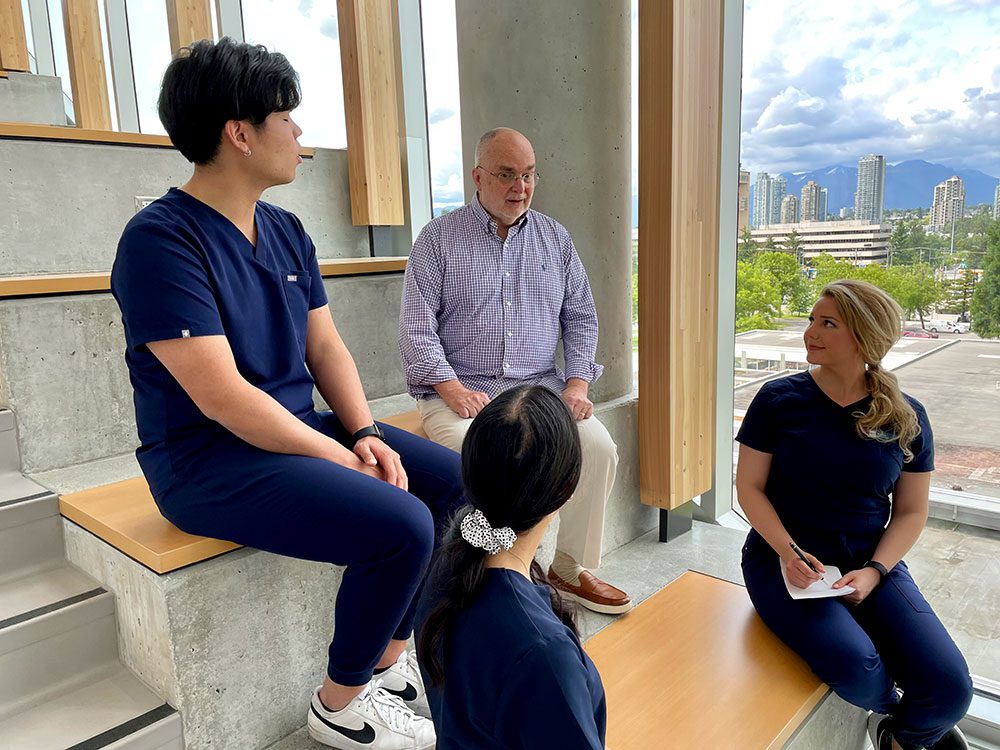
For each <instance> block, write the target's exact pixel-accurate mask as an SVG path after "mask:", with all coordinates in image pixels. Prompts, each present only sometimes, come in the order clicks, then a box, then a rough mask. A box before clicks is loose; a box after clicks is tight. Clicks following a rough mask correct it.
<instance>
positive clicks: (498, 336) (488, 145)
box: [399, 128, 631, 614]
mask: <svg viewBox="0 0 1000 750" xmlns="http://www.w3.org/2000/svg"><path fill="white" fill-rule="evenodd" d="M535 166H536V165H535V153H534V150H533V149H532V147H531V143H530V142H529V141H528V139H527V138H525V137H524V136H523V135H522V134H521V133H519V132H517V131H516V130H511V129H510V128H497V129H495V130H490V131H489V132H487V133H485V134H484V135H483V136H482V138H480V139H479V144H478V145H477V147H476V167H475V168H474V169H473V171H472V179H473V181H474V182H475V185H476V197H475V198H473V200H472V201H471V202H470V203H469V204H468V205H466V206H463V207H462V208H460V209H458V210H456V211H453V212H451V213H449V214H446V215H445V216H440V217H438V218H436V219H434V220H433V221H431V222H430V223H429V224H428V225H427V226H426V227H424V229H423V231H421V233H420V236H419V237H418V238H417V241H416V242H415V243H414V245H413V251H412V253H411V254H410V260H409V263H408V264H407V267H406V278H405V283H404V290H403V304H402V309H401V311H400V318H399V348H400V352H401V354H402V357H403V364H404V366H405V369H406V381H407V384H408V387H409V391H410V394H411V395H412V396H413V397H414V398H416V399H417V407H418V409H419V411H420V415H421V418H422V420H423V426H424V430H425V431H426V432H427V434H428V436H429V437H430V438H431V439H432V440H435V441H437V442H439V443H441V444H442V445H445V446H448V447H450V448H453V449H454V450H456V451H460V450H461V448H462V440H463V438H464V437H465V433H466V431H467V430H468V428H469V425H470V424H471V422H472V419H473V418H474V417H475V416H476V415H477V414H478V413H479V411H480V410H481V409H482V408H483V407H484V406H485V405H486V404H487V403H488V402H489V400H490V399H491V398H493V397H495V396H496V395H497V394H499V393H501V392H503V391H505V390H507V389H508V388H512V387H514V386H517V385H522V384H539V385H543V386H546V387H547V388H550V389H551V390H553V391H555V392H557V393H559V394H561V395H562V397H563V400H564V401H565V402H566V405H567V406H568V407H569V409H570V411H571V412H572V414H573V416H574V417H575V418H576V420H577V426H578V427H579V433H580V442H581V445H582V447H583V472H582V474H581V476H580V483H579V485H578V488H577V491H576V493H575V494H574V496H573V499H572V500H570V501H569V503H567V504H566V505H565V506H564V507H563V509H562V510H561V511H560V514H559V517H560V520H559V533H558V537H557V539H556V554H555V558H554V559H553V561H552V566H551V568H549V571H548V578H549V581H550V582H551V583H552V584H553V585H554V586H555V587H556V588H558V589H560V590H561V591H562V592H563V593H564V594H566V595H567V596H568V597H569V598H571V599H574V600H576V601H577V602H578V603H580V604H582V605H583V606H584V607H587V608H588V609H591V610H594V611H595V612H604V613H610V614H615V613H619V612H625V611H627V610H628V609H629V608H630V607H631V601H630V599H629V597H628V595H627V594H626V593H625V592H623V591H621V590H619V589H617V588H615V587H614V586H611V585H610V584H608V583H605V582H604V581H601V580H600V579H599V578H597V577H596V576H595V575H594V574H593V573H591V572H590V570H588V569H592V568H596V567H598V566H599V565H600V561H601V542H602V537H603V534H604V506H605V504H606V503H607V499H608V497H609V495H610V494H611V488H612V486H613V485H614V481H615V472H616V469H617V466H618V451H617V447H616V446H615V443H614V441H613V440H612V439H611V435H610V434H608V431H607V429H606V428H605V427H604V425H603V424H601V423H600V422H599V421H598V419H597V418H596V417H595V416H594V404H593V403H592V402H591V401H590V399H589V398H588V390H589V387H590V383H591V382H593V381H594V380H596V379H597V378H598V377H600V375H601V372H602V371H603V369H604V368H603V367H601V365H599V364H597V363H596V362H595V361H594V358H595V355H596V353H597V310H596V308H595V306H594V298H593V295H592V294H591V291H590V283H589V282H588V280H587V272H586V271H585V270H584V268H583V264H582V263H581V262H580V258H579V256H578V255H577V253H576V248H575V247H574V246H573V240H572V239H571V238H570V236H569V232H567V231H566V229H565V228H564V227H563V226H562V225H561V224H559V222H557V221H555V220H554V219H551V218H550V217H548V216H546V215H544V214H541V213H539V212H537V211H532V210H530V206H531V199H532V196H533V195H534V192H535V187H536V185H537V184H538V180H539V175H538V172H537V171H536V169H535ZM560 340H561V341H562V345H563V354H564V358H565V369H564V370H563V369H560V368H559V367H558V365H557V363H556V348H557V346H558V344H559V342H560Z"/></svg>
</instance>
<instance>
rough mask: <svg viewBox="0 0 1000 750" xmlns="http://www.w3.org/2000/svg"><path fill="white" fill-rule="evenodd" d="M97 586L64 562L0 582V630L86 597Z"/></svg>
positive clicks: (90, 579) (98, 586)
mask: <svg viewBox="0 0 1000 750" xmlns="http://www.w3.org/2000/svg"><path fill="white" fill-rule="evenodd" d="M100 588H101V587H100V585H99V584H98V583H97V582H96V581H95V580H94V579H93V578H91V577H90V576H87V575H84V574H83V573H81V572H80V571H79V570H77V569H76V568H74V567H72V566H71V565H68V564H64V565H62V566H61V567H58V568H53V569H51V570H45V571H42V572H41V573H32V574H30V575H27V576H23V577H21V578H15V579H14V580H11V581H8V582H7V583H3V584H0V630H3V629H4V628H7V627H10V626H11V625H14V624H15V623H16V622H20V621H23V620H29V619H32V618H33V617H36V616H37V615H40V614H43V613H44V612H46V611H51V610H53V609H57V608H59V607H61V606H66V603H71V601H73V600H81V599H83V598H89V596H87V595H93V593H92V592H93V591H94V590H97V589H100Z"/></svg>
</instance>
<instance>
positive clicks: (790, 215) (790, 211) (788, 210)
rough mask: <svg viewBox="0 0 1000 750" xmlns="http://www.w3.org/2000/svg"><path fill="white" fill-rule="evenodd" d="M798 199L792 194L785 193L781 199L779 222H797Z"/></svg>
mask: <svg viewBox="0 0 1000 750" xmlns="http://www.w3.org/2000/svg"><path fill="white" fill-rule="evenodd" d="M798 222H799V199H798V198H796V197H795V196H794V195H786V196H785V197H784V198H783V199H782V201H781V221H779V222H778V223H779V224H798Z"/></svg>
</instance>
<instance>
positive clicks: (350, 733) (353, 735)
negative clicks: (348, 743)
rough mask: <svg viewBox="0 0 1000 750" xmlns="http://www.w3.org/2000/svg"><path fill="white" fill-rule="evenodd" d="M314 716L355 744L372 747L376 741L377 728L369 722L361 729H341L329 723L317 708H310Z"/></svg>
mask: <svg viewBox="0 0 1000 750" xmlns="http://www.w3.org/2000/svg"><path fill="white" fill-rule="evenodd" d="M309 708H310V709H312V712H313V714H315V716H316V718H317V719H319V720H320V721H322V722H323V723H324V724H326V725H327V726H328V727H330V729H332V730H333V731H334V732H340V734H342V735H344V736H345V737H347V739H349V740H354V741H355V742H358V743H361V744H362V745H370V744H372V743H373V742H374V741H375V727H373V726H372V725H371V724H369V723H368V722H367V721H366V722H365V723H364V724H365V725H364V726H363V727H361V729H350V728H348V727H341V726H338V725H336V724H334V723H333V722H330V721H327V720H326V719H324V718H323V717H322V716H320V715H319V711H317V710H316V706H310V707H309Z"/></svg>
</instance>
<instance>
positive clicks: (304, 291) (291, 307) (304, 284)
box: [279, 271, 312, 347]
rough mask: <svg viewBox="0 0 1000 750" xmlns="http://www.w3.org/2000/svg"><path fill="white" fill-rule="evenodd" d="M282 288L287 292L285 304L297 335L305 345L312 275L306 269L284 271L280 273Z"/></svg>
mask: <svg viewBox="0 0 1000 750" xmlns="http://www.w3.org/2000/svg"><path fill="white" fill-rule="evenodd" d="M279 280H280V281H281V288H282V290H283V291H284V293H285V304H286V305H287V306H288V314H289V318H290V319H291V322H292V326H293V327H294V328H295V335H296V338H298V340H299V343H300V344H301V345H302V346H303V347H304V346H305V343H306V328H307V320H308V316H309V290H310V287H311V282H312V277H311V276H310V275H309V274H308V273H306V272H304V271H282V272H281V273H280V274H279Z"/></svg>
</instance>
